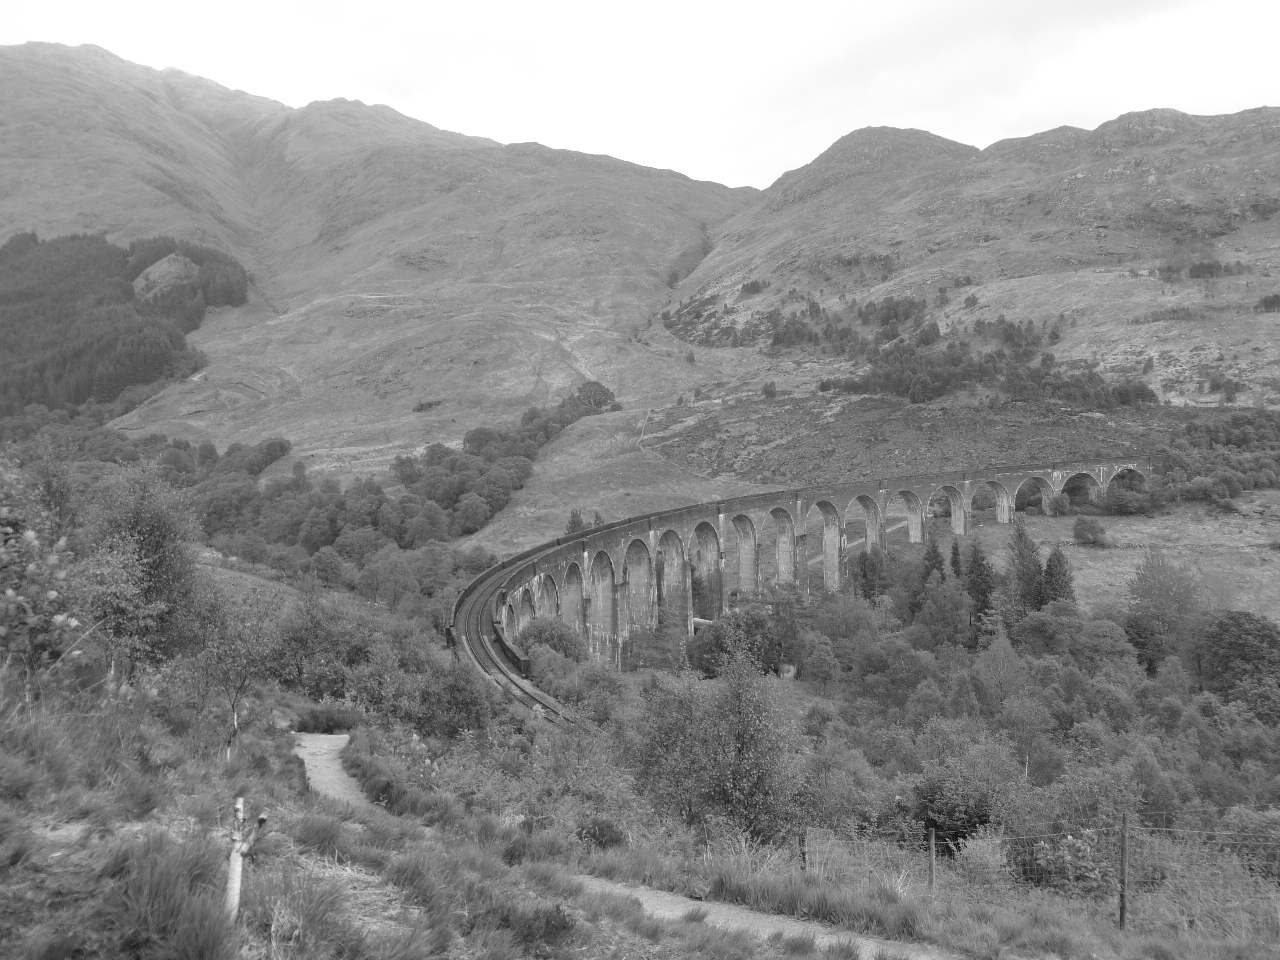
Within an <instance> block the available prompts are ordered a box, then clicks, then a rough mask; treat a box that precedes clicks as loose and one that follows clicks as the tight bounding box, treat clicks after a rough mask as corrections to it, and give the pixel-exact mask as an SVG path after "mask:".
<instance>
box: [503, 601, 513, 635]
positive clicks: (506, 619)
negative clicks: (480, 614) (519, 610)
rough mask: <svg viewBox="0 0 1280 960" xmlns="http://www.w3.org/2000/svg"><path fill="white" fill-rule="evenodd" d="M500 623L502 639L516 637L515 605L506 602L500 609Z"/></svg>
mask: <svg viewBox="0 0 1280 960" xmlns="http://www.w3.org/2000/svg"><path fill="white" fill-rule="evenodd" d="M499 620H500V621H501V623H502V635H503V636H504V637H514V636H515V635H516V607H515V604H514V603H512V602H510V601H508V602H507V603H505V604H504V605H503V607H502V615H501V616H500V617H499Z"/></svg>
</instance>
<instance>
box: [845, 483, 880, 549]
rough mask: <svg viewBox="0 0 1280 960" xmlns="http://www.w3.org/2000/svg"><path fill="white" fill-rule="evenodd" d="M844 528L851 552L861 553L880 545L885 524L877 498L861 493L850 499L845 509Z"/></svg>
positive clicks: (847, 546)
mask: <svg viewBox="0 0 1280 960" xmlns="http://www.w3.org/2000/svg"><path fill="white" fill-rule="evenodd" d="M859 524H861V526H859ZM844 528H845V539H846V549H848V550H849V552H850V553H861V552H862V551H863V550H870V549H871V548H872V547H878V546H880V540H881V535H882V529H883V525H882V523H881V516H880V504H878V503H876V498H875V497H872V496H869V495H867V494H859V495H858V496H856V497H854V498H853V499H852V500H850V501H849V506H848V507H846V508H845V511H844ZM855 548H856V549H855Z"/></svg>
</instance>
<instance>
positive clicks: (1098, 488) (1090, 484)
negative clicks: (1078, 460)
mask: <svg viewBox="0 0 1280 960" xmlns="http://www.w3.org/2000/svg"><path fill="white" fill-rule="evenodd" d="M1062 492H1063V494H1064V495H1065V496H1066V498H1067V500H1068V501H1069V502H1070V504H1071V508H1072V509H1073V510H1079V509H1080V508H1081V507H1086V508H1087V507H1101V506H1102V484H1101V483H1100V482H1098V478H1097V477H1095V476H1094V475H1093V474H1091V473H1073V474H1072V475H1071V476H1069V477H1067V482H1066V483H1064V484H1063V485H1062Z"/></svg>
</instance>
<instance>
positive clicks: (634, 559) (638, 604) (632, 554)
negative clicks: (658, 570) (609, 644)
mask: <svg viewBox="0 0 1280 960" xmlns="http://www.w3.org/2000/svg"><path fill="white" fill-rule="evenodd" d="M622 578H623V581H624V582H625V583H626V586H627V592H626V601H627V615H626V623H627V630H626V637H625V638H624V639H626V640H629V639H631V638H632V637H634V636H636V635H637V634H638V633H639V632H640V631H642V630H651V629H653V626H654V609H653V593H654V590H653V563H652V561H651V560H650V558H649V547H648V545H647V544H646V543H645V542H644V541H643V540H639V539H636V540H632V541H631V542H630V543H629V544H627V553H626V556H625V558H624V560H623V574H622Z"/></svg>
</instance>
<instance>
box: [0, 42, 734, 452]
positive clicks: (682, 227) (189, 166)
mask: <svg viewBox="0 0 1280 960" xmlns="http://www.w3.org/2000/svg"><path fill="white" fill-rule="evenodd" d="M0 86H3V87H4V89H5V91H6V96H5V98H4V102H3V104H2V105H0V130H3V131H4V136H3V137H0V235H3V236H8V235H10V234H12V233H14V232H18V231H20V230H35V231H36V232H37V233H38V234H39V235H40V236H42V237H45V236H54V235H57V234H60V233H65V232H71V231H81V232H82V231H105V233H106V234H107V236H108V238H109V239H112V240H129V239H133V238H136V237H139V236H147V235H151V234H156V233H162V232H163V233H168V234H171V235H174V236H178V237H186V238H189V239H194V240H197V241H202V242H208V243H214V242H216V243H218V244H219V245H222V246H224V247H225V248H227V249H228V250H229V251H230V252H231V253H232V254H233V255H235V256H236V257H237V258H238V259H240V260H241V262H243V263H244V264H245V265H246V266H247V267H248V268H249V269H250V270H251V271H252V272H253V274H254V279H255V289H254V290H253V291H252V292H251V295H250V301H249V304H248V305H247V306H246V307H245V308H241V309H236V310H220V311H216V312H214V313H212V314H211V315H210V317H209V318H208V320H207V321H206V322H205V324H204V326H203V327H202V329H201V330H200V331H199V333H198V334H196V335H194V336H193V337H192V345H193V346H194V347H197V348H198V349H200V350H202V351H204V353H205V354H206V355H207V356H208V358H209V360H210V363H209V366H208V367H207V369H206V370H205V371H203V372H202V374H201V375H200V377H199V379H198V380H193V381H187V382H185V383H183V384H181V385H179V386H177V387H175V388H173V389H171V390H169V391H167V392H166V393H165V394H163V395H162V396H160V397H157V398H155V399H154V400H153V401H151V402H150V403H149V404H147V405H146V406H144V407H143V408H141V409H139V410H137V411H135V412H134V413H132V414H131V415H130V416H128V417H127V418H125V420H124V421H122V423H121V424H120V425H121V426H123V427H125V428H133V429H138V430H145V431H151V430H160V431H162V432H165V433H170V434H173V433H180V434H184V435H186V436H188V437H190V438H191V439H193V440H195V439H204V438H214V439H216V440H218V441H219V442H220V443H221V442H228V441H233V440H241V441H252V440H254V439H261V438H262V437H263V436H265V435H267V434H281V433H283V434H285V435H287V436H289V437H290V438H291V439H293V440H294V442H295V444H296V445H297V447H298V448H299V449H300V450H301V451H305V452H307V453H313V454H318V456H319V459H318V460H317V461H316V462H317V463H324V464H327V465H331V466H341V467H349V466H352V465H353V463H359V462H364V461H366V460H370V459H371V460H374V461H380V462H385V461H388V460H389V459H390V456H391V453H392V452H400V451H403V450H405V449H406V448H409V447H411V446H413V445H416V444H418V443H420V442H422V440H423V439H424V438H427V437H430V438H432V439H453V440H456V439H458V438H460V437H461V434H462V433H463V432H464V431H465V430H466V429H468V428H469V427H471V426H474V425H476V424H477V423H479V422H486V421H488V420H492V419H494V418H501V417H513V416H517V415H518V413H519V411H521V410H522V409H523V408H524V407H527V406H528V405H529V404H531V403H535V402H542V401H546V400H548V399H552V400H554V399H558V398H559V397H560V396H562V395H563V393H564V392H565V391H566V390H567V389H568V388H570V387H571V386H573V385H574V384H575V383H577V382H580V381H581V380H583V379H587V378H592V379H600V380H603V381H606V382H608V383H609V384H610V385H611V386H612V387H613V389H614V390H615V392H616V393H617V394H618V395H619V397H620V398H621V399H622V401H623V402H624V403H625V404H627V405H628V406H632V405H637V404H643V403H650V402H656V401H657V400H659V399H666V398H668V397H669V396H670V395H672V394H674V393H675V392H678V391H679V390H680V389H683V388H684V387H685V386H686V385H687V384H689V383H691V382H696V380H697V379H699V376H698V373H697V372H696V371H693V370H689V369H686V368H684V367H682V366H680V365H678V364H675V363H672V362H671V360H672V358H673V357H674V356H675V354H674V353H673V354H671V355H670V356H668V355H664V354H663V353H662V352H661V351H659V350H653V349H648V348H646V347H643V346H640V345H638V344H635V343H633V342H631V341H630V337H631V336H632V335H633V334H635V333H638V332H639V331H641V330H643V329H644V327H645V326H646V325H647V323H648V321H649V319H650V317H651V316H652V315H653V314H654V312H655V310H656V308H657V307H658V306H659V305H660V304H661V302H662V301H663V299H664V298H665V296H666V295H667V293H668V289H667V286H666V283H665V278H666V275H667V273H668V272H669V270H670V269H671V268H672V265H673V264H675V263H676V262H677V261H679V260H680V258H681V255H682V254H684V253H685V251H687V250H691V249H692V250H701V248H702V245H703V243H704V237H705V230H706V229H709V228H710V227H713V226H714V225H715V224H717V223H719V222H720V221H722V220H724V219H725V218H727V217H728V216H730V215H732V214H733V213H736V212H737V211H738V210H740V209H741V208H742V207H743V205H744V204H745V202H746V201H747V200H749V199H750V197H751V195H752V194H753V193H754V191H750V190H736V191H735V190H730V189H728V188H725V187H721V186H718V185H715V184H706V183H697V182H694V181H692V180H689V179H688V178H687V177H684V176H681V175H679V174H676V173H672V172H669V171H659V170H650V169H647V168H643V167H639V166H636V165H634V164H629V163H625V162H622V161H618V160H613V159H610V158H607V157H590V156H585V155H581V154H575V153H571V152H567V151H558V150H552V149H549V148H546V147H542V146H539V145H537V144H514V145H509V146H503V145H500V144H497V143H494V142H493V141H490V140H484V139H480V138H474V137H466V136H463V135H461V134H455V133H449V132H446V131H441V130H438V129H436V128H435V127H432V126H430V125H429V124H426V123H421V122H419V121H416V120H411V119H409V118H407V117H404V116H401V115H400V114H397V113H396V112H395V111H393V110H390V109H389V108H387V107H380V106H373V107H369V106H365V105H363V104H360V103H353V102H347V101H334V102H329V103H313V104H310V105H308V106H306V107H304V108H302V109H298V110H292V109H289V108H287V107H284V106H283V105H281V104H277V103H273V102H271V101H267V100H263V99H261V98H256V97H252V96H249V95H247V94H244V93H240V92H234V91H230V90H226V89H225V88H222V87H220V86H218V85H217V84H214V83H212V82H210V81H206V80H201V79H199V78H195V77H191V76H188V75H185V74H182V73H180V72H177V71H172V70H166V71H163V72H160V71H155V70H151V69H149V68H144V67H139V66H136V65H133V64H130V63H127V62H125V61H123V60H120V59H119V58H116V57H114V56H112V55H111V54H109V53H107V52H106V51H103V50H100V49H98V48H93V47H82V48H74V49H71V48H66V47H61V46H57V45H51V44H27V45H24V46H21V47H8V48H4V49H3V50H0ZM11 94H12V95H11ZM418 400H442V401H444V402H443V403H442V404H440V405H439V406H437V407H435V408H434V409H433V410H431V411H430V412H429V413H427V414H415V413H413V409H412V408H413V406H414V404H415V402H416V401H418Z"/></svg>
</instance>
